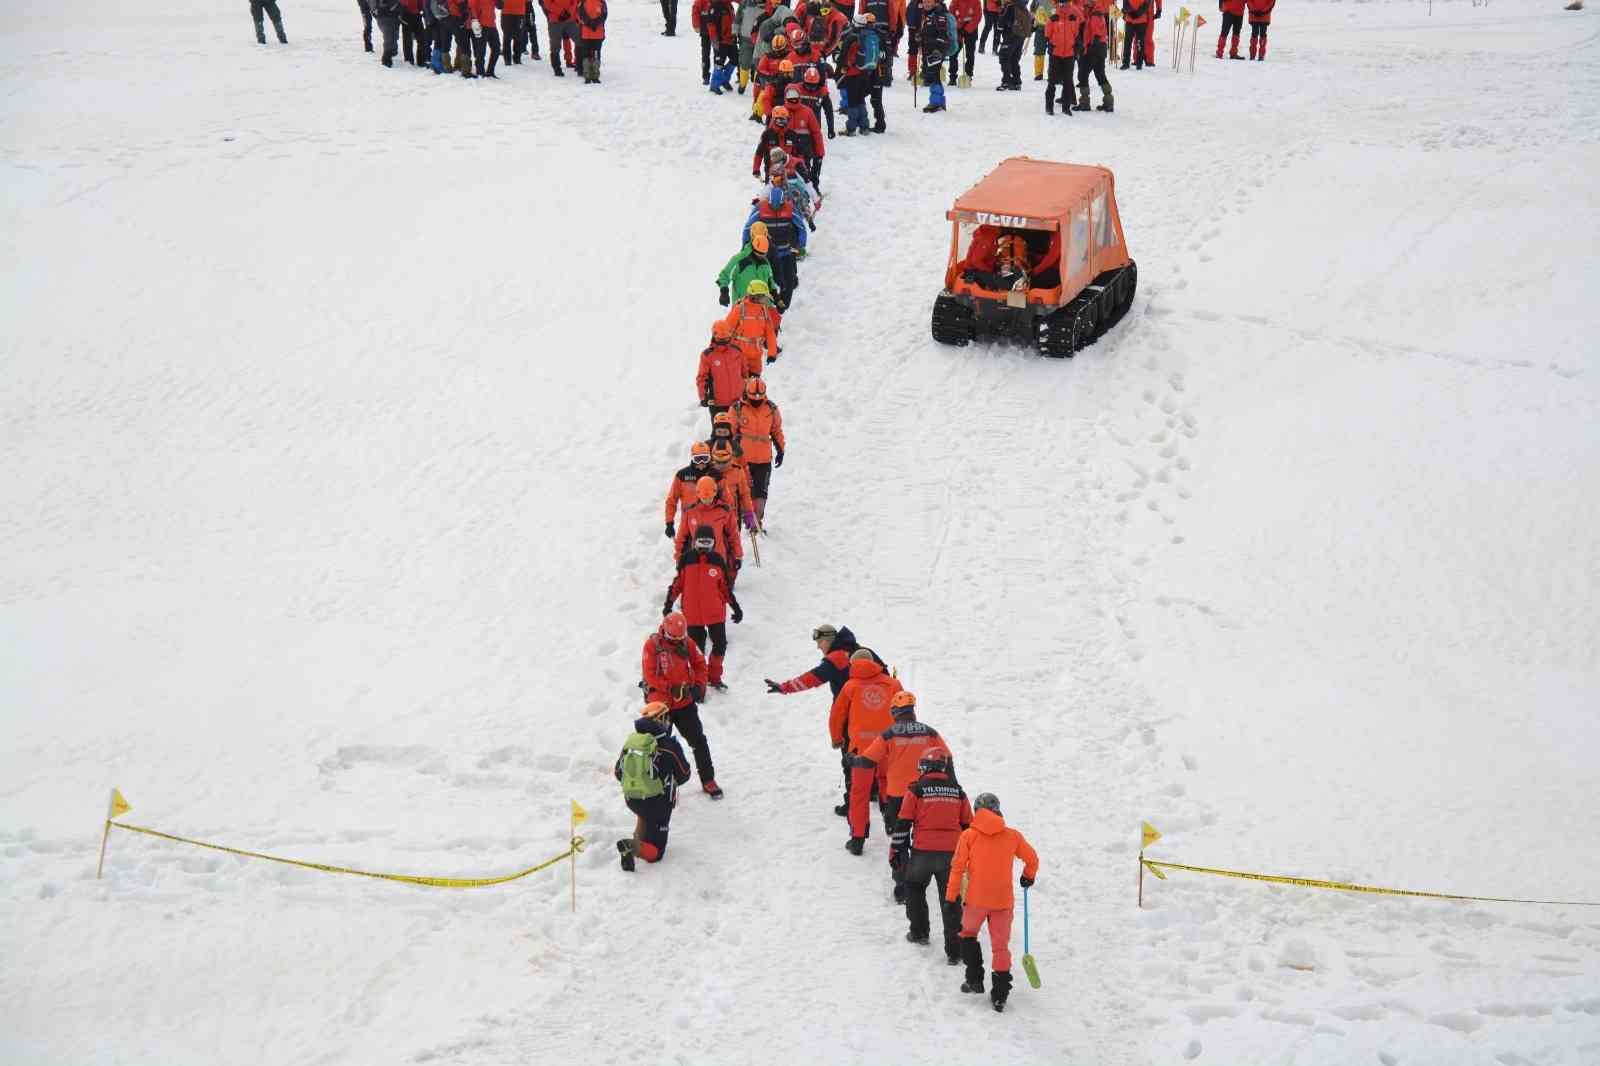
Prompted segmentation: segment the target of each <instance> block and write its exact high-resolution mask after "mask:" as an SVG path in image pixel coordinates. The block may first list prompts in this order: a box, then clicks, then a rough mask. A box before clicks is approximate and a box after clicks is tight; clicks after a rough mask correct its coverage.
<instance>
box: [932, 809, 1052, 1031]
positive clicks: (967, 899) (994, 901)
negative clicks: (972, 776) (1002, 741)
mask: <svg viewBox="0 0 1600 1066" xmlns="http://www.w3.org/2000/svg"><path fill="white" fill-rule="evenodd" d="M974 806H976V807H977V810H976V811H975V812H974V813H973V815H972V826H971V828H969V829H967V830H965V831H964V832H962V834H961V839H960V840H958V841H956V853H955V856H954V857H953V858H952V859H951V860H950V880H949V884H948V885H947V886H946V887H945V897H944V898H945V900H946V901H948V902H950V903H954V902H956V901H957V900H960V901H961V902H962V904H963V906H962V910H961V936H960V940H961V960H962V961H963V962H965V963H966V964H967V971H966V979H965V980H963V981H962V982H961V991H963V992H970V993H975V994H980V995H981V994H982V992H983V948H982V947H981V946H979V944H978V930H979V929H981V928H983V926H984V925H988V927H989V950H990V951H991V952H992V953H993V955H994V960H993V961H994V973H993V977H994V981H993V983H992V985H991V986H990V991H989V999H990V1002H992V1003H993V1004H994V1009H995V1010H997V1011H1000V1010H1005V1006H1006V998H1007V997H1008V996H1009V995H1010V994H1011V918H1012V913H1013V910H1014V908H1015V906H1016V904H1015V897H1014V896H1013V895H1012V891H1011V864H1012V863H1013V862H1016V861H1017V860H1021V862H1022V879H1021V884H1022V887H1023V888H1028V887H1030V886H1032V884H1033V879H1034V878H1035V877H1037V876H1038V874H1039V854H1038V852H1036V851H1034V850H1033V846H1032V845H1031V844H1029V843H1028V842H1027V840H1026V839H1024V838H1023V836H1022V834H1021V833H1019V832H1017V831H1016V830H1015V829H1012V828H1011V827H1010V826H1008V825H1006V820H1005V817H1004V816H1003V815H1002V814H1001V813H1000V799H999V797H997V796H996V795H995V794H994V793H993V792H985V793H983V794H981V795H980V796H979V797H978V798H977V801H976V802H975V804H974ZM963 882H965V885H966V889H965V895H963V893H962V885H963Z"/></svg>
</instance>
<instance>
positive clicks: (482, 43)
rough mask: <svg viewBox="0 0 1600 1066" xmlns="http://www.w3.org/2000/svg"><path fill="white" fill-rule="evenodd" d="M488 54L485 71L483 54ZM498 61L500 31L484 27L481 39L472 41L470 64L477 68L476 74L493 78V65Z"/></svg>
mask: <svg viewBox="0 0 1600 1066" xmlns="http://www.w3.org/2000/svg"><path fill="white" fill-rule="evenodd" d="M485 52H488V54H489V65H488V68H487V69H485V67H484V64H483V56H484V53H485ZM499 61H500V31H499V30H497V29H495V28H494V27H493V26H485V27H484V28H483V35H482V36H481V37H474V38H473V39H472V63H473V66H475V67H477V70H478V73H479V74H482V75H484V76H486V77H491V78H492V77H494V65H495V64H496V63H498V62H499Z"/></svg>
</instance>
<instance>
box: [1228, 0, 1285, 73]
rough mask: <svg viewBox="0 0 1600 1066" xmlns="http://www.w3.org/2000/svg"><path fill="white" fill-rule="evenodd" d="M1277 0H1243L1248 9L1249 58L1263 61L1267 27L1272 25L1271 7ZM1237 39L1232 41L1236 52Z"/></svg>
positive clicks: (1265, 52)
mask: <svg viewBox="0 0 1600 1066" xmlns="http://www.w3.org/2000/svg"><path fill="white" fill-rule="evenodd" d="M1277 3H1278V0H1245V6H1246V7H1247V8H1249V9H1250V58H1251V59H1260V60H1263V61H1265V60H1266V58H1267V27H1268V26H1270V25H1272V9H1273V7H1274V6H1276V5H1277ZM1238 50H1239V49H1238V41H1237V39H1235V41H1234V51H1235V52H1237V51H1238Z"/></svg>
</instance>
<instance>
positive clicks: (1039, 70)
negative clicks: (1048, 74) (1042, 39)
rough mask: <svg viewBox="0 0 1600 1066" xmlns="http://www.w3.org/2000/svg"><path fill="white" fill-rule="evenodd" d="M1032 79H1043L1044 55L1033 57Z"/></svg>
mask: <svg viewBox="0 0 1600 1066" xmlns="http://www.w3.org/2000/svg"><path fill="white" fill-rule="evenodd" d="M1033 80H1034V81H1044V56H1034V57H1033Z"/></svg>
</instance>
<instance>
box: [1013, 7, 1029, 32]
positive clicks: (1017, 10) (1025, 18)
mask: <svg viewBox="0 0 1600 1066" xmlns="http://www.w3.org/2000/svg"><path fill="white" fill-rule="evenodd" d="M1032 33H1033V12H1031V11H1029V10H1028V9H1027V8H1026V7H1024V6H1023V5H1022V4H1012V5H1011V35H1012V36H1013V37H1016V38H1018V39H1022V38H1026V37H1028V36H1030V35H1031V34H1032Z"/></svg>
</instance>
